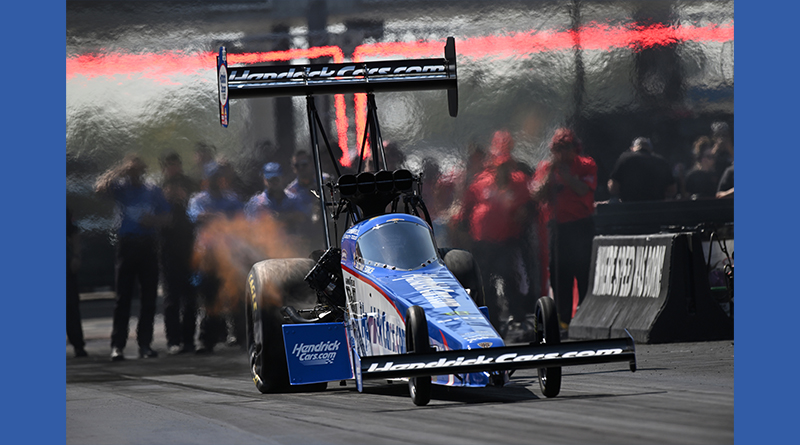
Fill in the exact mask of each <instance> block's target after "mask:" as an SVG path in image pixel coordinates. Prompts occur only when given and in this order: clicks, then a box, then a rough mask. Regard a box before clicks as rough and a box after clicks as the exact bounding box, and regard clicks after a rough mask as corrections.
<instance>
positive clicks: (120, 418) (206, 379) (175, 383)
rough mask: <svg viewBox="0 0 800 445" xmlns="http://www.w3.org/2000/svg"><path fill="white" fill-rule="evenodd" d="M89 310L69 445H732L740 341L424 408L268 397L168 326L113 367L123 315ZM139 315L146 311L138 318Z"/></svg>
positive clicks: (398, 390) (238, 370) (377, 393)
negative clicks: (144, 354)
mask: <svg viewBox="0 0 800 445" xmlns="http://www.w3.org/2000/svg"><path fill="white" fill-rule="evenodd" d="M101 304H104V305H108V302H94V303H83V304H82V309H84V308H86V310H84V312H85V315H84V323H83V326H84V333H85V336H86V339H87V351H88V352H89V357H87V358H80V359H78V358H74V357H73V356H72V348H71V347H70V346H68V345H67V347H66V350H67V352H66V371H67V385H66V389H67V394H66V414H67V418H66V424H67V430H66V433H67V434H66V442H67V443H68V444H101V443H127V444H146V443H160V444H180V443H193V444H239V443H242V444H245V443H248V444H253V443H263V444H294V443H325V444H359V443H364V444H367V443H369V444H373V443H375V444H405V443H430V444H481V443H493V444H494V443H526V444H533V443H609V444H611V443H613V444H627V443H636V444H649V443H653V444H665V443H670V444H671V443H675V444H683V443H687V444H689V443H691V444H705V443H733V433H734V403H733V401H734V395H733V393H734V379H733V375H734V371H733V368H734V358H733V342H732V341H719V342H702V343H674V344H661V345H641V344H640V345H637V360H638V370H637V372H635V373H631V372H630V371H629V370H628V367H627V364H626V363H616V364H600V365H590V366H576V367H569V368H564V378H563V383H562V389H561V394H560V395H559V396H558V397H556V398H553V399H547V398H544V397H543V396H542V394H541V391H540V390H539V387H538V383H537V380H536V378H535V371H534V370H523V371H517V372H516V373H514V374H513V375H512V377H511V382H510V383H509V384H508V385H507V386H505V387H503V388H479V389H465V388H444V387H434V392H433V397H432V400H431V402H430V404H429V405H428V406H425V407H416V406H414V404H413V403H412V402H411V400H410V398H409V397H408V387H407V386H406V385H405V384H402V383H391V384H390V383H385V382H367V383H365V390H364V392H363V393H359V392H358V391H357V390H356V388H355V384H354V382H353V381H348V382H346V385H345V386H339V384H338V383H329V384H328V389H327V390H325V391H322V392H295V393H290V394H275V395H262V394H260V393H259V392H258V391H257V390H256V388H255V385H254V384H253V382H252V381H251V380H250V378H249V372H248V369H247V358H246V355H245V353H244V351H243V350H242V349H240V348H239V347H235V346H233V347H229V346H225V345H222V346H220V347H218V348H217V350H216V351H215V353H213V354H211V355H178V356H168V355H167V354H166V340H165V338H164V332H163V322H162V320H161V317H160V316H157V318H156V332H155V341H154V344H153V346H154V348H155V349H156V350H157V351H158V352H159V353H160V356H159V357H158V358H155V359H139V358H138V357H137V356H136V347H135V346H136V342H135V337H134V336H135V334H134V333H135V322H136V319H135V317H132V319H131V334H132V335H131V339H130V340H129V346H128V348H127V350H126V356H127V360H125V361H123V362H117V363H112V362H110V360H109V354H110V346H109V337H110V333H111V319H110V318H109V317H107V316H97V317H94V316H87V315H92V314H93V312H92V311H93V310H96V313H95V314H94V315H102V313H103V312H104V311H105V309H97V308H98V307H99V306H100V305H101ZM134 313H135V312H134Z"/></svg>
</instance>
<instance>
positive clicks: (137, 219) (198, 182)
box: [67, 122, 733, 361]
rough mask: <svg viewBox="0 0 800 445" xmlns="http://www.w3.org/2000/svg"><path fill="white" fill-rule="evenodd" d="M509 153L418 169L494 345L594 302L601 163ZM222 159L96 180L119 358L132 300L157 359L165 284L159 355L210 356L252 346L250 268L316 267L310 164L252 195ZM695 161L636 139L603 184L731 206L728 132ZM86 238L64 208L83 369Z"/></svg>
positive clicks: (276, 173) (706, 138) (719, 128)
mask: <svg viewBox="0 0 800 445" xmlns="http://www.w3.org/2000/svg"><path fill="white" fill-rule="evenodd" d="M514 144H515V142H514V137H513V135H512V134H511V132H509V131H508V130H505V129H503V130H498V131H496V132H495V133H494V134H493V136H492V138H491V140H490V141H489V143H488V147H484V146H483V145H482V144H481V143H479V142H478V141H473V142H472V143H470V145H469V147H468V149H467V153H466V156H465V162H464V164H463V166H461V167H460V168H458V169H455V170H453V171H443V166H441V165H439V163H438V162H437V160H436V159H432V158H426V159H424V160H423V162H421V166H420V168H419V170H418V172H417V173H418V174H419V175H420V177H421V180H422V196H423V197H424V199H425V201H426V204H427V208H428V209H430V216H431V219H432V222H433V230H434V234H435V237H436V239H437V242H438V244H439V245H440V247H444V246H445V245H447V246H449V247H459V248H465V249H468V250H470V251H471V252H472V253H473V255H474V257H475V258H476V261H477V262H478V265H479V267H480V269H481V272H482V278H483V283H484V291H485V294H486V304H487V306H489V314H490V321H491V322H492V324H493V325H494V326H495V328H496V329H497V330H498V332H500V333H501V335H504V336H506V335H511V333H512V332H521V334H519V335H522V336H523V337H525V336H526V335H528V336H529V335H531V334H532V332H530V329H529V328H530V327H531V326H530V316H531V314H532V312H533V309H534V305H535V301H536V299H537V298H538V297H540V296H544V295H551V296H552V297H553V298H554V299H555V302H556V308H557V312H558V317H559V322H560V327H561V330H562V335H564V334H566V333H567V332H568V329H569V324H570V321H571V319H572V317H573V315H574V313H575V311H576V310H577V307H578V306H579V305H580V304H581V302H582V301H583V299H584V297H585V296H586V294H587V291H588V285H589V283H588V280H589V274H590V267H591V254H592V251H591V250H592V240H593V237H594V235H595V228H594V222H593V215H594V213H595V206H596V201H595V196H596V191H597V188H598V166H597V163H596V162H595V160H594V159H593V158H592V157H591V156H590V155H589V154H587V153H586V152H585V150H584V145H583V143H582V141H581V140H580V139H579V137H578V135H577V134H576V132H575V131H573V130H572V129H569V128H559V129H557V130H556V131H555V132H554V133H553V135H552V137H551V138H550V139H549V144H548V149H549V154H548V156H547V157H546V159H544V160H542V161H541V162H540V163H539V164H538V165H536V167H535V168H532V167H530V166H528V165H526V164H525V163H524V162H521V161H519V160H517V159H515V157H514V156H513V154H514ZM214 151H215V150H214V148H213V147H212V146H209V145H207V144H198V146H197V148H196V150H195V153H194V154H195V156H194V161H195V162H196V164H197V170H198V171H199V172H201V174H200V177H191V176H189V175H187V174H186V173H185V172H184V168H183V160H182V158H181V156H180V155H179V154H178V153H176V152H168V153H164V155H163V156H162V157H161V159H160V161H161V165H160V167H161V172H160V175H155V177H159V178H160V181H158V182H157V183H156V182H154V181H151V180H149V179H148V178H150V176H147V175H146V173H147V165H146V163H145V162H144V161H143V160H142V158H140V157H139V156H137V155H135V154H132V155H128V156H126V157H125V158H124V159H123V160H122V161H121V162H120V163H119V164H117V165H115V166H114V167H112V168H111V169H109V170H108V171H106V172H105V173H103V174H102V175H100V177H99V178H98V179H97V181H96V184H95V190H96V192H97V193H98V194H100V195H103V196H107V197H108V198H109V199H110V200H113V201H114V202H115V204H116V207H117V209H118V215H119V218H118V219H119V224H118V226H117V228H116V231H117V233H116V257H115V260H114V263H115V277H114V278H115V294H116V301H115V304H116V305H115V309H114V315H113V327H112V332H111V339H110V346H111V356H110V357H111V360H112V361H121V360H124V359H125V358H126V356H125V353H124V349H125V347H126V346H127V340H128V337H129V332H128V329H129V328H128V326H129V320H130V317H131V300H132V298H133V297H134V292H136V291H137V289H138V293H139V298H140V299H141V300H140V301H141V304H140V313H139V314H138V321H137V325H136V342H137V346H138V356H139V357H140V358H155V357H157V356H158V352H157V351H156V349H154V348H153V344H152V343H153V330H154V317H155V315H156V307H157V305H156V300H157V293H158V288H159V283H160V284H161V289H162V292H163V298H164V300H163V316H164V327H165V334H166V339H167V345H166V346H167V348H166V352H167V353H168V354H170V355H175V354H185V353H194V354H203V353H211V352H213V350H214V348H215V347H216V346H217V345H218V344H219V343H226V344H229V345H237V344H239V345H241V343H242V341H243V340H244V335H245V334H244V333H245V327H244V325H243V324H244V320H243V318H244V310H243V309H242V305H243V302H242V299H243V297H244V291H243V289H242V286H243V285H244V281H245V280H244V276H245V275H246V273H247V271H248V270H249V267H250V266H251V265H252V264H253V263H254V262H256V261H260V260H262V259H265V258H268V257H283V256H287V255H292V254H294V255H295V256H296V255H300V256H307V255H308V252H310V251H311V250H313V249H312V248H313V247H314V243H313V242H312V241H313V240H316V239H317V238H318V237H319V235H320V232H321V230H320V228H319V224H320V221H321V219H322V215H321V214H320V206H319V198H318V197H317V195H316V191H315V188H316V187H315V183H316V178H315V174H316V173H315V169H314V165H313V163H312V156H311V154H310V153H309V152H307V151H303V150H301V151H298V152H296V153H295V154H294V155H293V156H292V158H291V165H288V166H287V165H282V164H281V163H279V162H274V161H273V162H267V163H265V164H263V165H261V166H259V172H260V176H261V179H262V183H261V184H260V186H261V187H260V188H259V189H257V190H254V187H252V186H250V187H248V186H246V181H242V179H241V178H240V176H239V174H238V173H237V171H236V169H235V168H234V167H233V166H232V165H231V163H230V162H228V161H226V160H225V159H224V158H221V157H217V156H215V153H214ZM386 154H387V157H389V156H391V161H392V162H391V163H390V165H389V168H391V169H396V168H401V167H404V166H405V167H407V165H403V164H404V163H406V162H407V160H406V159H405V157H404V156H403V153H402V151H401V150H400V148H399V147H397V145H396V144H388V145H387V146H386ZM691 155H692V157H693V163H692V165H691V167H689V168H688V169H686V168H680V166H677V167H678V168H676V167H675V166H671V165H670V163H669V162H668V161H667V160H666V159H665V158H664V157H663V156H661V155H659V153H658V147H655V146H654V144H653V143H652V141H651V139H649V138H647V137H645V136H642V137H636V138H634V139H633V140H632V142H631V144H630V147H629V148H627V149H626V150H625V151H624V152H623V153H622V154H621V155H620V156H619V158H618V159H617V161H616V162H615V163H614V165H613V168H612V169H611V173H610V175H609V179H608V181H607V183H606V184H605V185H606V186H607V188H608V192H609V194H610V196H611V198H610V199H609V202H608V203H609V205H610V204H614V203H628V202H642V201H662V200H682V199H685V200H698V199H719V198H732V197H733V139H732V135H731V131H730V128H729V127H728V125H727V124H725V123H722V122H717V123H714V124H713V125H712V127H711V132H710V133H709V134H708V135H701V136H700V137H698V138H697V139H696V140H695V142H694V144H693V145H692V147H691ZM367 165H369V163H367ZM323 176H324V177H323V181H328V180H330V179H331V178H330V176H329V175H328V174H327V173H325V174H324V175H323ZM79 233H80V231H79V229H78V228H77V226H76V225H75V224H74V223H73V221H72V216H71V214H70V212H69V209H68V212H67V338H68V341H69V342H70V344H71V345H72V346H73V348H74V351H75V356H76V357H85V356H86V355H87V352H86V350H85V347H84V346H85V343H84V339H83V334H82V332H81V323H80V311H79V307H78V305H79V297H78V293H77V292H78V291H77V284H76V271H77V268H79V267H80V246H79V239H80V238H79ZM245 234H248V235H245ZM261 240H264V241H263V242H262V241H261ZM289 246H292V247H289ZM295 252H296V253H295ZM523 339H527V337H525V338H523Z"/></svg>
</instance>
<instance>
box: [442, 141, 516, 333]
mask: <svg viewBox="0 0 800 445" xmlns="http://www.w3.org/2000/svg"><path fill="white" fill-rule="evenodd" d="M513 146H514V141H513V139H512V138H511V134H510V133H509V132H507V131H505V130H500V131H497V132H496V133H495V135H494V138H493V140H492V147H491V149H490V152H489V156H488V158H487V160H486V163H485V164H484V170H483V171H482V172H480V173H479V174H478V175H477V176H476V177H475V179H474V181H473V182H472V183H471V184H470V185H469V186H468V188H467V190H466V193H465V195H464V200H463V204H462V206H461V211H460V212H459V214H458V215H456V217H455V220H456V221H457V222H458V223H459V224H460V225H461V227H462V228H464V229H465V230H466V231H467V233H468V234H469V236H470V238H471V243H470V249H471V250H472V253H473V255H474V256H475V258H476V260H477V261H478V265H479V266H480V268H481V272H482V274H483V277H484V280H483V282H484V283H485V285H484V291H485V293H486V294H485V295H486V304H487V306H488V307H489V316H490V321H491V322H492V325H494V326H495V328H497V329H500V328H501V326H502V323H501V321H500V304H499V296H498V294H497V290H496V289H497V288H496V286H495V285H494V282H495V279H497V278H500V279H502V280H503V295H504V296H505V299H506V301H507V302H508V309H509V312H510V314H511V316H512V317H520V318H524V316H525V311H524V297H525V296H526V295H527V292H528V289H527V287H528V281H527V272H526V268H525V265H524V257H523V252H522V246H523V242H522V236H523V234H524V229H525V224H526V221H527V218H528V216H529V215H528V206H527V204H528V203H529V202H530V199H531V198H530V192H529V191H528V186H527V184H528V182H529V180H530V178H529V177H528V176H527V175H525V173H524V172H522V171H521V170H520V169H519V168H518V163H517V161H515V160H514V159H512V158H511V149H512V148H513Z"/></svg>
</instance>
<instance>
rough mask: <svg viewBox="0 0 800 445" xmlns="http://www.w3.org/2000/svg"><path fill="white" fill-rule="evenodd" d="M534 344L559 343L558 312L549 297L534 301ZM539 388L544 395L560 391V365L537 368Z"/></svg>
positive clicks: (551, 394)
mask: <svg viewBox="0 0 800 445" xmlns="http://www.w3.org/2000/svg"><path fill="white" fill-rule="evenodd" d="M534 332H535V335H536V337H535V340H534V342H535V344H537V345H545V344H546V345H557V344H559V343H561V333H560V332H559V330H558V313H556V305H555V303H554V302H553V299H552V298H550V297H541V298H539V299H538V300H537V301H536V312H535V319H534ZM538 371H539V388H541V390H542V393H543V394H544V395H545V397H555V396H557V395H558V393H559V392H560V391H561V367H560V366H554V367H551V368H539V369H538Z"/></svg>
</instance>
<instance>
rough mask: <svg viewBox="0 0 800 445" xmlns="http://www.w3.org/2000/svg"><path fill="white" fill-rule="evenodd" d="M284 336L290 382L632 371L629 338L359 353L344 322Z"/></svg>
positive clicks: (293, 329) (286, 329)
mask: <svg viewBox="0 0 800 445" xmlns="http://www.w3.org/2000/svg"><path fill="white" fill-rule="evenodd" d="M283 335H284V343H285V347H286V358H287V364H288V367H289V375H290V382H291V384H293V385H297V384H308V383H316V382H323V381H335V380H342V379H349V378H353V377H355V379H356V383H357V386H358V390H359V391H361V390H362V389H363V381H364V380H375V379H394V378H400V377H419V376H431V375H450V374H467V373H471V372H484V371H485V372H491V371H510V370H515V369H530V368H550V367H558V366H577V365H589V364H596V363H613V362H628V363H629V366H630V370H631V371H636V345H635V343H634V341H633V338H632V337H630V336H628V337H627V338H616V339H608V340H588V341H575V342H566V343H560V344H556V345H546V344H545V345H514V346H501V347H494V348H487V349H459V350H450V351H436V352H431V353H426V354H414V353H409V354H388V355H373V356H366V357H361V356H359V355H358V353H357V352H356V349H355V348H351V347H350V344H349V343H350V342H349V341H348V336H347V332H346V329H345V326H344V324H343V323H319V324H318V323H310V324H307V325H297V324H295V325H284V326H283ZM345 351H346V353H345V354H342V352H345Z"/></svg>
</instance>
